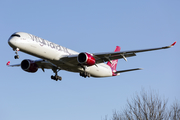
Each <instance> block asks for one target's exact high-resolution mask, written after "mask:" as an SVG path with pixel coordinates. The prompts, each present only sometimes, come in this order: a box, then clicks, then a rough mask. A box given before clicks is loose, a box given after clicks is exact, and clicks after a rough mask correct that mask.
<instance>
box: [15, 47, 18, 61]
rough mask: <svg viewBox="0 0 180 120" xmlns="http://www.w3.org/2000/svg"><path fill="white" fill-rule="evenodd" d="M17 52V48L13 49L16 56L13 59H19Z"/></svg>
mask: <svg viewBox="0 0 180 120" xmlns="http://www.w3.org/2000/svg"><path fill="white" fill-rule="evenodd" d="M18 51H19V48H16V49H15V54H16V55H15V56H14V58H15V59H19V55H18Z"/></svg>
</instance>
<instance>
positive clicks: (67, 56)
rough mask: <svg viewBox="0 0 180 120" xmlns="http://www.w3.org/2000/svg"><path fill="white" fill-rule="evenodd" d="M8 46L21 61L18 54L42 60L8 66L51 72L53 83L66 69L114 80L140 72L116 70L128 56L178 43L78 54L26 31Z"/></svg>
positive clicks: (31, 71)
mask: <svg viewBox="0 0 180 120" xmlns="http://www.w3.org/2000/svg"><path fill="white" fill-rule="evenodd" d="M8 44H9V45H10V47H12V48H13V50H14V51H15V56H14V58H15V59H19V55H18V52H19V51H21V52H24V53H27V54H30V55H33V56H36V57H38V58H40V59H39V60H30V59H24V60H23V61H22V62H21V63H20V64H15V65H10V61H8V62H7V64H6V65H7V66H10V67H17V66H21V68H22V69H23V70H24V71H26V72H30V73H35V72H37V70H38V69H39V68H41V69H42V70H43V71H45V70H44V69H52V71H53V72H54V73H55V75H52V76H51V79H53V80H56V81H58V80H60V81H61V80H62V77H60V76H58V74H57V73H58V72H59V71H60V70H66V71H70V72H76V73H79V74H80V76H82V77H84V78H86V77H97V78H99V77H111V76H118V75H120V73H123V72H129V71H135V70H141V68H135V69H128V70H120V71H117V70H116V67H117V63H118V59H124V60H125V61H127V57H133V56H136V53H139V52H147V51H153V50H160V49H167V48H171V47H173V46H174V45H175V44H176V41H175V42H174V43H173V44H171V45H170V46H165V47H158V48H151V49H141V50H130V51H120V49H121V48H120V47H119V46H116V49H115V51H114V52H104V53H88V52H81V53H78V52H76V51H73V50H71V49H68V48H66V47H63V46H61V45H58V44H55V43H53V42H50V41H48V40H45V39H42V38H40V37H37V36H34V35H32V34H29V33H25V32H16V33H14V34H12V35H11V36H10V38H9V39H8Z"/></svg>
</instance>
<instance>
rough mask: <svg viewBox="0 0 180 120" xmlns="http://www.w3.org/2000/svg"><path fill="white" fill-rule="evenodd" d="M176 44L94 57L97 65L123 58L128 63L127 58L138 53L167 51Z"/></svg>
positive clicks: (100, 54)
mask: <svg viewBox="0 0 180 120" xmlns="http://www.w3.org/2000/svg"><path fill="white" fill-rule="evenodd" d="M175 44H176V42H174V43H173V44H171V45H170V46H165V47H159V48H150V49H141V50H130V51H120V52H109V53H94V54H93V56H94V58H95V59H96V62H97V63H99V62H103V61H104V62H107V61H110V60H115V59H121V58H123V59H124V60H126V61H127V59H126V57H132V56H136V53H139V52H147V51H153V50H160V49H167V48H171V47H173V46H174V45H175Z"/></svg>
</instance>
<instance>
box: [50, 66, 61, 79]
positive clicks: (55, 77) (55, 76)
mask: <svg viewBox="0 0 180 120" xmlns="http://www.w3.org/2000/svg"><path fill="white" fill-rule="evenodd" d="M59 71H60V69H56V70H53V72H54V73H55V75H54V76H53V75H51V79H53V80H56V81H58V80H59V81H61V80H62V77H60V76H58V75H57V73H58V72H59Z"/></svg>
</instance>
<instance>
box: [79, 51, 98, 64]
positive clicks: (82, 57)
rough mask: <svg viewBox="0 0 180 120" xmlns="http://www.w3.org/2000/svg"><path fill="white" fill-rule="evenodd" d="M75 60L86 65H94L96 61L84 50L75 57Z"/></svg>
mask: <svg viewBox="0 0 180 120" xmlns="http://www.w3.org/2000/svg"><path fill="white" fill-rule="evenodd" d="M77 60H78V62H79V63H80V64H83V65H88V66H91V65H94V64H95V63H96V60H95V58H94V57H93V56H92V55H91V54H89V53H86V52H82V53H80V54H79V55H78V57H77Z"/></svg>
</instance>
